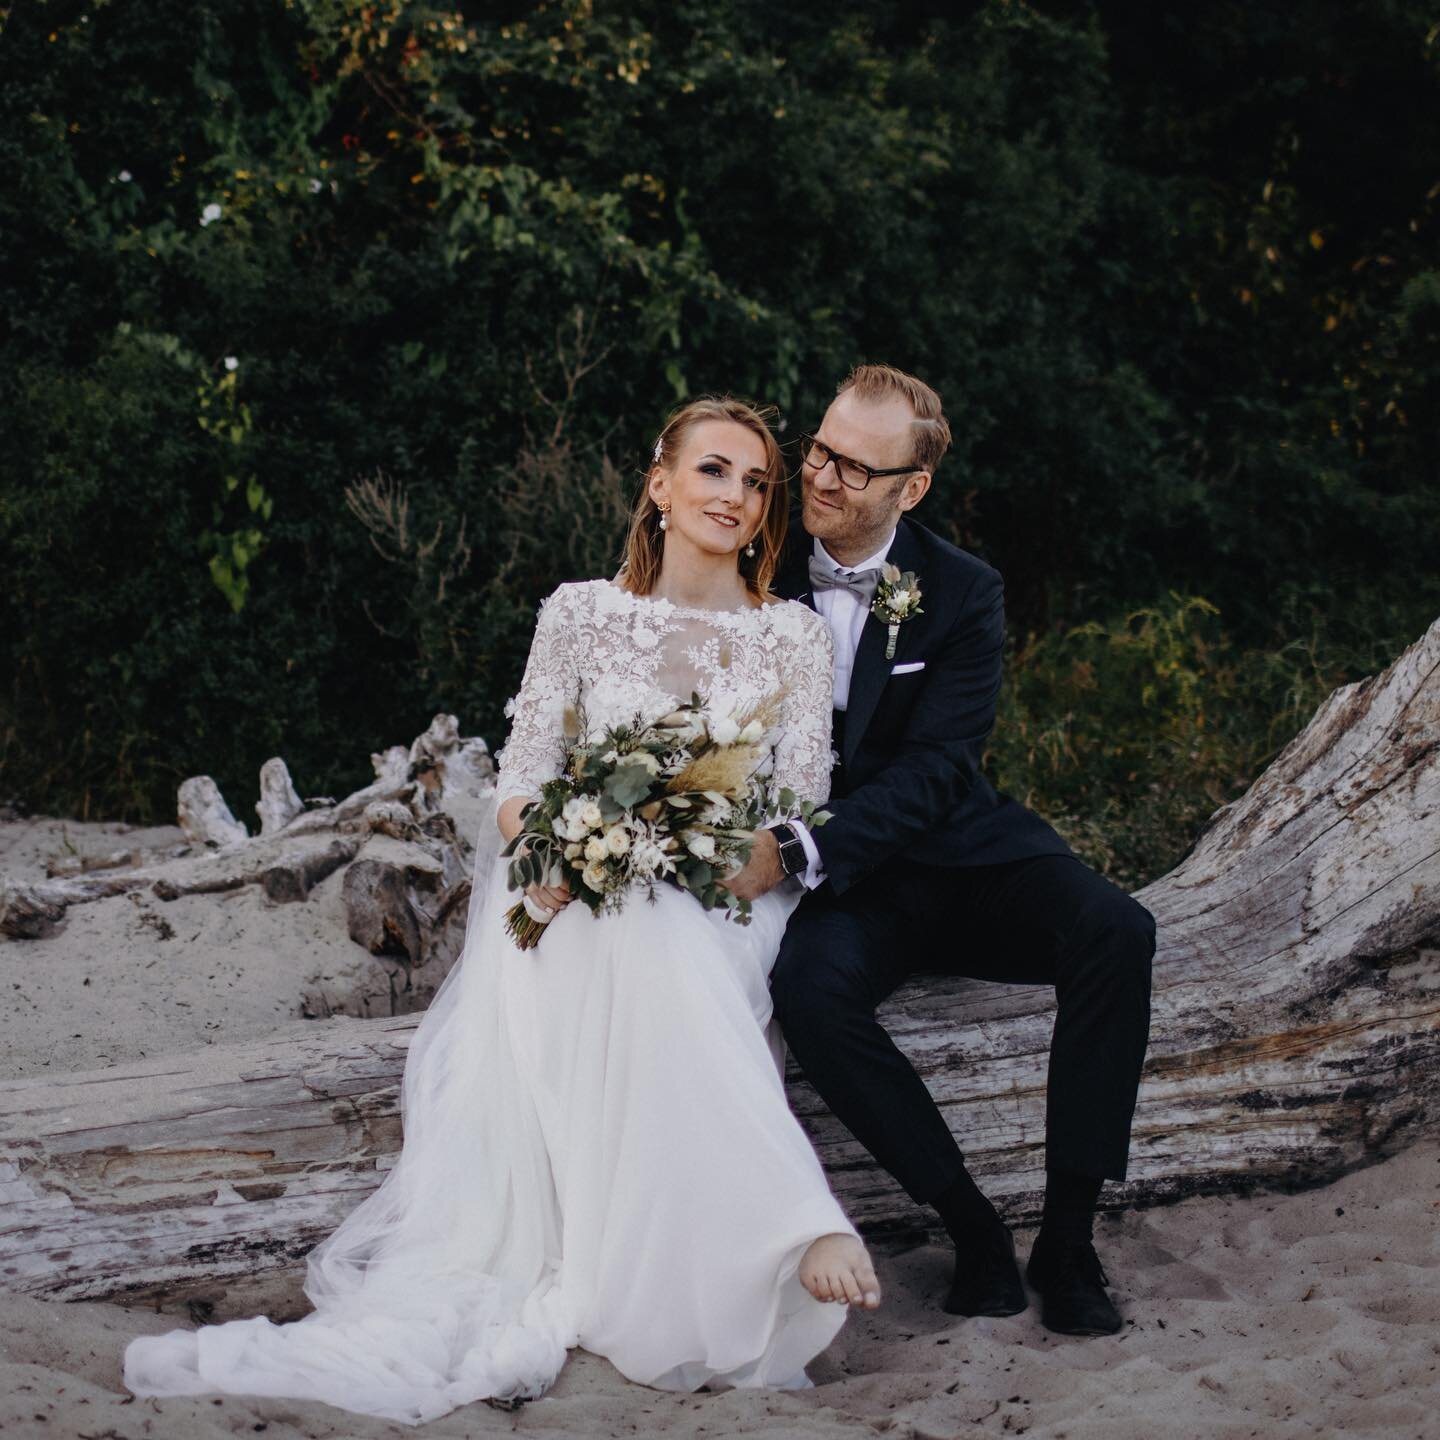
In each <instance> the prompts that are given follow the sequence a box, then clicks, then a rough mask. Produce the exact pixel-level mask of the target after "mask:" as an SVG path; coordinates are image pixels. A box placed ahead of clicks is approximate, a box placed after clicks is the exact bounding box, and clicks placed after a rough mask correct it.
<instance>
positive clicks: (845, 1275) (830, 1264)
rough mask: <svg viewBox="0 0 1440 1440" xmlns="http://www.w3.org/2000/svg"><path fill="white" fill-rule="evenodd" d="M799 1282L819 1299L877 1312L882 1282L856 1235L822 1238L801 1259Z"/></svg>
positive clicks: (826, 1236)
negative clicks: (877, 1277)
mask: <svg viewBox="0 0 1440 1440" xmlns="http://www.w3.org/2000/svg"><path fill="white" fill-rule="evenodd" d="M799 1274H800V1283H801V1284H802V1285H803V1286H804V1287H805V1288H806V1289H807V1290H808V1291H809V1292H810V1293H811V1294H812V1295H813V1296H814V1297H815V1298H816V1299H817V1300H838V1301H839V1302H840V1303H841V1304H842V1305H846V1304H849V1305H860V1306H862V1307H863V1308H864V1309H866V1310H874V1309H875V1308H876V1307H877V1306H878V1305H879V1304H880V1282H879V1280H877V1279H876V1278H875V1267H874V1266H873V1265H872V1264H871V1263H870V1252H869V1251H868V1250H866V1248H865V1247H864V1246H863V1245H862V1244H861V1243H860V1242H859V1241H858V1240H857V1239H856V1238H855V1237H854V1236H853V1235H846V1234H843V1233H842V1234H835V1235H822V1236H821V1237H820V1238H819V1239H818V1240H813V1241H811V1243H810V1248H809V1249H808V1250H806V1252H805V1253H804V1255H802V1256H801V1257H800V1271H799Z"/></svg>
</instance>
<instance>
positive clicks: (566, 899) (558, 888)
mask: <svg viewBox="0 0 1440 1440" xmlns="http://www.w3.org/2000/svg"><path fill="white" fill-rule="evenodd" d="M525 894H526V897H527V898H528V899H529V900H530V901H531V903H532V904H534V905H536V906H538V907H539V908H540V909H541V910H553V911H554V912H555V913H556V914H559V912H560V911H561V910H563V909H564V908H565V907H566V906H567V905H568V904H569V903H570V902H571V901H572V900H573V899H574V898H575V897H574V896H573V895H572V894H571V893H570V887H569V886H568V885H566V884H564V883H563V882H562V883H561V884H559V885H527V886H526V887H525Z"/></svg>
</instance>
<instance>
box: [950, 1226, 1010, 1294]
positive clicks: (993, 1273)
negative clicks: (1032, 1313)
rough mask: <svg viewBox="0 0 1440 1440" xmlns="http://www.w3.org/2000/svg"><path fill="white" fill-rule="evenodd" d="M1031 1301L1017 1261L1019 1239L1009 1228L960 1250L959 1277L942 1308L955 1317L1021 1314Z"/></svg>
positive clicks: (987, 1234) (957, 1259) (983, 1236)
mask: <svg viewBox="0 0 1440 1440" xmlns="http://www.w3.org/2000/svg"><path fill="white" fill-rule="evenodd" d="M1028 1303H1029V1302H1028V1301H1027V1300H1026V1298H1025V1287H1024V1285H1022V1284H1021V1283H1020V1267H1019V1265H1018V1264H1016V1262H1015V1237H1014V1236H1013V1235H1011V1233H1010V1232H1009V1230H1007V1229H1006V1228H1005V1226H1003V1225H1001V1226H998V1227H997V1228H995V1229H993V1230H990V1231H987V1232H984V1233H982V1234H980V1235H977V1236H976V1237H975V1239H974V1241H973V1242H972V1243H971V1244H970V1245H968V1246H967V1247H966V1248H965V1249H964V1250H961V1249H959V1247H957V1248H956V1252H955V1278H954V1279H953V1280H952V1281H951V1282H950V1293H949V1294H948V1295H947V1296H946V1297H945V1303H944V1306H943V1307H942V1308H943V1309H945V1310H946V1311H947V1312H948V1313H949V1314H951V1315H1018V1314H1019V1313H1020V1312H1021V1311H1022V1310H1023V1309H1024V1308H1025V1307H1026V1305H1027V1304H1028Z"/></svg>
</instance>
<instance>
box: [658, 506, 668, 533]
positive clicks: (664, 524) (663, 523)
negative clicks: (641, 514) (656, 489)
mask: <svg viewBox="0 0 1440 1440" xmlns="http://www.w3.org/2000/svg"><path fill="white" fill-rule="evenodd" d="M659 509H660V528H661V529H662V530H668V529H669V528H670V507H669V506H668V505H661V506H660V507H659Z"/></svg>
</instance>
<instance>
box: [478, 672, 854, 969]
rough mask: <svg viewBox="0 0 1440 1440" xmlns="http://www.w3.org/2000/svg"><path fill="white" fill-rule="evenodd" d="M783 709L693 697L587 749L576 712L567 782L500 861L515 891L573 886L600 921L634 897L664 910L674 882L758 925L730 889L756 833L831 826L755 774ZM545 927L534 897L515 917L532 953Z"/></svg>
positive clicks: (514, 931) (531, 807) (524, 825)
mask: <svg viewBox="0 0 1440 1440" xmlns="http://www.w3.org/2000/svg"><path fill="white" fill-rule="evenodd" d="M779 708H780V696H779V695H773V696H771V697H769V698H768V699H766V700H764V701H762V702H761V703H760V704H759V705H757V706H755V707H754V708H753V709H752V710H750V711H748V712H747V713H745V714H742V715H713V714H711V713H710V712H709V711H708V710H707V708H706V704H705V701H704V700H703V699H702V698H701V697H700V696H699V695H692V696H691V697H690V700H689V701H688V702H687V703H686V704H683V705H680V706H679V707H678V708H677V709H675V710H673V711H672V712H671V713H670V714H668V715H663V716H661V717H660V719H658V720H652V721H648V722H647V721H645V720H644V719H643V718H642V717H641V716H639V715H637V716H636V717H635V718H634V720H633V721H632V722H631V723H629V724H625V725H615V726H611V727H610V728H609V729H607V730H606V731H605V732H604V734H603V735H602V736H601V737H600V739H599V740H596V741H584V742H582V740H581V738H580V737H581V735H582V733H583V730H584V722H583V717H582V716H581V715H580V714H579V712H578V711H577V710H576V709H575V707H574V706H569V707H567V709H566V713H565V722H564V728H565V737H566V749H565V759H564V766H563V768H562V770H561V773H560V775H559V777H558V778H557V779H555V780H550V781H547V782H546V783H545V784H544V785H543V786H542V787H541V792H540V798H539V799H538V800H533V801H531V802H530V804H528V805H527V806H526V807H525V809H524V810H522V811H521V812H520V822H521V830H520V833H519V834H517V835H516V836H515V838H514V839H513V840H512V841H511V842H510V843H509V844H508V845H507V846H506V847H505V849H504V851H502V852H501V853H502V854H503V855H504V856H506V857H509V859H510V869H509V883H510V888H511V889H512V890H523V889H524V888H525V887H526V886H527V885H535V884H539V885H559V884H560V883H562V881H563V882H565V883H568V884H569V886H570V892H571V894H573V895H574V896H575V898H576V899H577V900H582V901H584V903H585V904H586V905H588V906H589V907H590V910H591V911H592V913H595V914H599V913H601V912H602V911H606V910H610V911H618V910H620V909H621V908H622V907H623V905H624V903H625V897H626V895H627V894H628V893H629V892H630V891H631V890H644V891H645V892H646V893H647V896H648V898H649V899H651V900H652V901H653V899H654V894H655V886H656V885H657V884H659V883H661V882H664V883H667V884H671V885H675V886H678V887H679V888H680V889H682V890H688V891H689V892H690V893H691V894H692V895H694V896H695V897H696V899H698V900H699V901H700V903H701V904H702V905H703V906H704V907H705V908H706V909H707V910H713V909H715V908H716V907H717V906H718V907H723V908H724V909H725V910H726V911H727V912H728V915H727V918H729V919H732V920H734V921H736V923H737V924H741V925H744V924H748V923H749V918H750V902H749V901H748V900H742V899H740V897H739V896H737V895H734V894H732V893H731V892H730V891H729V890H727V889H725V888H724V887H723V886H722V885H721V884H720V883H719V881H720V878H721V877H722V876H724V875H725V874H726V873H728V872H729V871H730V870H732V869H735V868H738V867H739V866H741V865H743V864H744V863H745V861H746V860H747V859H749V856H750V847H751V844H752V843H753V841H754V836H755V831H756V830H757V829H758V828H759V827H760V826H761V825H763V824H764V823H766V822H767V821H770V820H778V819H782V818H784V819H794V818H799V819H801V820H803V821H805V823H806V824H809V825H822V824H824V822H825V821H826V820H828V819H829V818H830V816H829V813H828V812H827V811H823V810H821V811H817V810H816V809H815V807H814V805H813V804H811V803H810V802H809V801H805V802H801V803H797V801H796V797H795V793H794V791H792V790H789V789H782V790H780V791H779V792H778V793H772V789H771V786H770V785H769V783H768V782H767V780H766V778H765V777H763V776H760V775H757V774H756V770H757V768H758V766H759V765H760V764H761V762H762V760H763V759H764V757H765V755H766V754H767V751H768V747H767V743H766V731H767V728H768V727H769V726H770V725H771V724H772V723H773V722H774V720H775V718H776V717H777V715H778V713H779ZM546 923H547V922H545V921H541V920H538V919H537V918H536V917H535V916H534V915H533V914H531V912H530V911H529V910H528V909H527V908H526V905H525V902H524V901H523V900H522V901H521V902H520V903H519V904H517V905H515V906H512V907H511V909H510V910H509V911H507V912H506V915H505V924H506V928H507V929H508V930H509V932H510V934H511V935H512V936H513V937H514V940H515V943H516V945H518V946H519V947H520V949H522V950H528V949H530V948H531V947H532V946H534V945H536V944H538V943H539V941H540V937H541V936H542V935H543V934H544V931H545V924H546Z"/></svg>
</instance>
